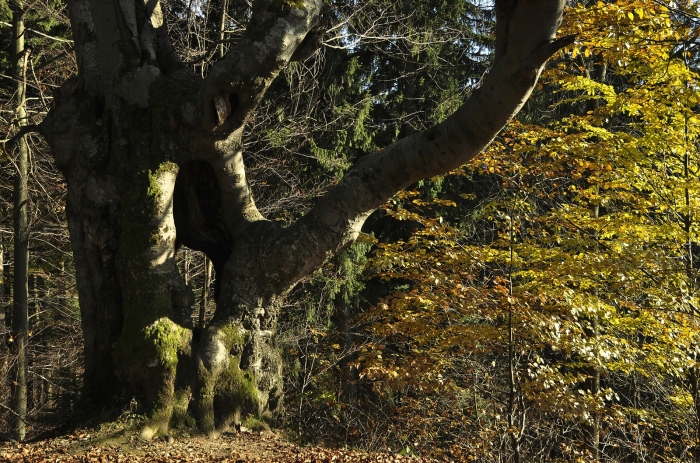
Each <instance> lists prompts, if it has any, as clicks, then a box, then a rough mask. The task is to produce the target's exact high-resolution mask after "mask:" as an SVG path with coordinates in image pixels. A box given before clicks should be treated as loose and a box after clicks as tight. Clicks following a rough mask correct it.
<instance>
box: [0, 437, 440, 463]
mask: <svg viewBox="0 0 700 463" xmlns="http://www.w3.org/2000/svg"><path fill="white" fill-rule="evenodd" d="M105 443H107V444H105ZM409 460H410V461H411V462H413V463H424V462H426V463H427V462H430V461H434V460H429V459H422V458H413V457H412V458H409V457H405V456H401V455H394V454H391V453H376V452H374V453H368V452H360V451H356V450H347V449H327V448H320V447H300V446H298V445H295V444H292V443H290V442H287V441H285V440H284V439H283V438H282V437H280V436H278V435H277V434H275V433H272V432H262V433H257V432H255V433H236V434H230V433H226V434H224V435H223V436H221V437H220V438H218V439H208V438H205V437H202V436H186V435H183V436H179V437H177V438H175V439H172V440H168V441H166V439H156V440H154V441H152V442H144V441H141V440H139V439H138V438H137V437H136V433H131V434H129V435H126V434H120V435H114V436H108V437H104V436H102V437H98V436H97V435H91V434H90V433H87V432H84V431H81V432H76V433H73V434H71V435H69V436H64V437H59V438H56V439H50V440H45V441H39V442H34V443H30V444H17V443H6V444H2V445H0V461H3V462H8V463H25V462H27V463H132V462H138V463H184V462H188V463H189V462H194V463H197V462H206V463H210V462H211V463H216V462H229V463H249V462H259V463H272V462H279V463H327V462H328V463H330V462H347V461H352V462H358V463H394V462H407V461H409Z"/></svg>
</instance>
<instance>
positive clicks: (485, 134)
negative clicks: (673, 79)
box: [40, 0, 571, 438]
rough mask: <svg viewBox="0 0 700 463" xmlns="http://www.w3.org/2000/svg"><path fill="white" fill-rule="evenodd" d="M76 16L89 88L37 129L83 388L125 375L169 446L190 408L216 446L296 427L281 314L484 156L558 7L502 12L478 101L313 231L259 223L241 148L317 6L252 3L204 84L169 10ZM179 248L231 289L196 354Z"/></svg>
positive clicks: (355, 184) (77, 9)
mask: <svg viewBox="0 0 700 463" xmlns="http://www.w3.org/2000/svg"><path fill="white" fill-rule="evenodd" d="M114 4H115V8H113V9H111V8H104V7H103V6H101V4H100V3H98V2H97V1H96V0H73V1H70V2H69V8H70V14H71V22H72V25H73V31H74V37H75V43H76V45H75V50H76V54H77V57H78V63H79V75H78V76H76V77H75V78H73V79H71V80H70V81H68V82H66V83H65V84H64V85H63V87H62V88H61V90H60V92H59V93H58V94H57V95H56V96H55V99H54V107H53V109H52V110H51V112H50V113H49V115H48V117H47V118H46V120H45V121H44V122H43V123H42V124H41V126H40V130H41V133H42V134H43V135H44V136H45V137H46V138H47V139H48V141H49V144H50V146H51V148H52V150H53V153H54V156H55V159H56V161H57V164H58V165H59V166H60V168H61V169H62V171H63V173H64V175H65V177H66V181H67V183H68V191H69V194H68V207H67V211H68V220H69V227H70V232H71V239H72V245H73V250H74V258H75V264H76V268H77V271H78V275H77V277H78V290H79V295H80V306H81V311H82V316H83V326H84V330H85V351H86V362H87V365H86V367H87V368H86V370H87V371H86V376H87V377H86V386H87V387H88V391H89V393H90V394H91V397H92V398H93V399H96V400H99V399H101V398H105V399H109V398H110V394H113V393H116V392H117V390H115V389H113V385H114V384H117V383H116V382H115V381H113V378H114V376H115V375H116V377H117V378H118V380H119V382H118V384H119V385H120V387H126V388H127V389H128V390H129V391H130V392H131V393H132V394H134V395H135V396H136V397H138V398H139V400H140V402H141V403H142V404H143V405H144V407H145V410H146V411H147V413H148V416H149V417H150V420H149V422H148V424H147V425H146V427H145V428H144V430H143V436H144V437H147V438H148V437H150V436H152V435H153V434H154V433H157V432H165V431H166V430H167V428H168V426H169V424H170V423H171V421H172V420H173V419H179V418H181V417H182V416H183V415H184V414H185V413H187V410H188V404H189V403H190V401H191V400H194V405H195V406H194V407H193V408H194V410H195V415H196V419H197V421H198V424H199V426H200V427H201V429H203V430H204V431H206V432H207V433H210V434H215V433H217V432H219V431H221V430H223V429H225V428H226V426H228V425H229V424H231V423H233V422H236V421H237V420H239V419H240V417H241V416H242V415H244V414H247V413H253V414H256V415H258V416H261V417H263V418H266V419H268V420H271V421H275V420H278V419H279V418H280V417H281V416H282V413H283V391H282V365H281V358H280V355H279V352H278V349H277V346H276V329H277V328H276V327H277V316H278V310H279V307H280V306H281V304H282V301H283V300H284V297H285V295H286V294H287V293H288V292H289V291H290V290H291V288H292V287H293V286H294V285H295V284H296V283H297V282H298V281H299V280H300V279H301V278H303V277H304V276H306V275H308V274H309V273H310V272H312V271H314V270H315V269H317V268H319V267H320V266H321V265H322V264H323V262H325V261H326V260H327V259H328V258H329V257H330V256H332V255H333V254H335V253H336V252H338V251H339V250H340V249H342V248H343V247H344V246H346V245H348V244H349V243H351V242H352V241H353V240H354V239H355V238H356V236H357V234H358V233H359V230H360V227H361V226H362V224H363V222H364V220H365V219H366V218H367V216H368V215H369V214H370V213H371V212H372V211H373V210H374V209H375V208H377V207H379V206H380V205H381V204H382V203H383V202H385V201H386V200H387V199H388V198H390V197H391V196H392V195H394V194H395V193H396V192H397V191H398V190H400V189H401V188H404V187H405V186H407V185H410V184H411V183H413V182H415V181H417V180H419V179H422V178H425V177H429V176H432V175H435V174H438V173H442V172H445V171H448V170H450V169H452V168H455V167H457V166H459V165H461V164H463V163H464V162H466V161H467V160H469V159H470V158H471V157H473V156H475V155H476V154H478V153H479V152H480V151H481V150H482V149H483V148H484V147H485V146H486V145H487V144H488V143H489V142H490V141H491V139H492V138H493V137H494V136H495V134H496V133H497V132H498V131H499V130H500V129H501V128H502V127H503V125H504V124H505V123H507V122H508V120H510V118H511V117H513V115H514V114H515V113H516V112H517V111H518V110H519V109H520V107H521V106H522V104H523V103H524V102H525V100H526V99H527V97H528V96H529V94H530V92H531V91H532V88H533V86H534V85H535V82H536V80H537V77H538V76H539V72H540V70H541V67H542V66H543V64H544V62H545V60H546V59H547V58H548V57H549V56H550V55H551V54H552V53H554V52H555V51H556V50H557V49H559V48H560V47H562V46H564V45H566V44H568V43H570V42H571V38H565V39H562V40H559V41H557V40H555V39H554V36H555V32H556V28H557V26H558V24H559V21H560V16H561V13H562V8H563V1H562V0H540V1H533V0H528V1H526V0H518V1H514V0H509V1H504V2H501V3H499V4H498V6H497V8H498V40H497V42H498V46H497V50H496V54H497V58H496V62H495V64H494V67H493V69H492V71H491V73H490V74H489V75H488V76H487V77H486V78H485V80H484V84H483V86H482V88H481V89H480V90H479V91H478V92H476V93H475V94H474V95H473V96H472V97H471V98H470V99H469V100H468V101H467V102H465V104H464V106H463V107H462V108H461V109H459V110H458V111H457V113H455V114H454V115H453V116H451V117H450V118H449V119H447V120H446V121H445V122H443V123H442V124H439V125H438V126H436V127H434V128H432V129H431V130H429V131H427V132H425V133H418V134H414V135H412V136H411V137H409V138H407V139H405V140H402V141H400V142H398V143H396V144H394V145H392V146H390V147H389V148H387V149H385V150H383V151H381V152H379V153H375V154H374V155H372V156H368V157H366V158H364V159H362V160H361V161H360V162H359V163H357V165H355V166H354V167H353V168H351V169H350V170H349V171H348V172H347V174H346V175H345V177H344V178H343V180H342V181H341V182H340V183H339V184H338V185H336V186H335V187H334V188H333V189H332V190H331V191H329V192H328V194H326V195H325V196H324V197H323V198H321V199H320V201H319V202H318V203H317V204H316V206H315V207H313V208H312V209H311V210H310V211H309V212H308V213H307V214H305V215H304V217H303V218H302V219H300V220H299V221H297V222H296V223H294V224H292V225H291V226H290V227H287V228H283V227H281V226H279V225H278V224H277V223H274V222H270V221H268V220H265V219H264V218H263V217H262V216H261V214H260V213H259V212H258V210H257V208H256V207H255V204H254V202H253V199H252V195H251V192H250V190H249V187H248V183H247V182H246V178H245V168H244V164H243V153H242V134H243V128H244V124H245V121H246V118H247V117H248V115H249V114H250V113H251V112H252V111H254V110H255V108H256V106H257V105H258V103H259V102H260V101H261V99H262V98H263V96H264V94H265V91H266V89H267V88H268V87H269V85H270V84H271V83H272V81H273V80H274V79H275V77H276V76H277V74H278V73H279V72H280V71H281V70H282V69H283V68H284V67H285V66H286V65H287V64H288V63H289V62H290V61H292V60H297V59H304V58H305V57H308V56H309V54H310V53H311V52H313V51H314V47H315V46H317V44H318V40H317V36H316V32H315V31H314V28H315V27H316V26H317V23H318V20H319V16H320V14H321V10H322V2H321V0H256V1H254V3H253V7H252V16H251V20H250V23H249V24H248V27H247V32H246V34H245V36H244V37H243V38H242V39H241V40H240V41H239V42H238V43H236V44H235V45H234V46H233V47H232V48H231V49H230V50H229V51H228V52H227V53H226V55H225V57H224V58H223V59H222V60H221V61H219V62H218V63H217V64H216V65H214V66H213V67H212V70H211V72H210V73H209V75H208V76H207V77H206V78H204V79H201V78H200V77H198V76H197V75H196V74H194V73H193V72H191V71H190V70H188V69H187V68H186V67H185V66H184V65H183V64H182V63H181V62H180V60H179V59H178V57H177V55H176V54H175V52H174V51H173V49H172V46H171V45H170V41H169V39H168V36H167V33H166V26H165V25H164V24H163V19H162V18H163V15H162V14H161V11H160V4H159V3H158V2H157V1H155V0H154V1H149V2H145V3H144V2H143V1H141V0H119V1H115V3H114ZM176 242H177V243H182V244H185V245H187V246H188V247H190V248H193V249H197V250H202V251H204V252H205V253H206V254H207V255H208V256H209V258H211V260H212V262H213V264H214V267H215V269H216V271H217V276H218V278H219V280H220V281H221V288H220V291H219V297H218V305H217V310H216V313H215V315H214V318H213V320H212V323H211V324H210V326H208V327H207V328H206V329H204V331H203V332H202V333H201V335H200V336H197V337H195V338H196V339H198V342H197V344H195V345H194V349H192V348H191V346H192V344H191V339H192V327H191V326H189V317H183V316H182V314H183V311H184V312H188V313H189V311H190V310H191V305H192V303H193V298H192V295H191V291H189V289H188V288H187V287H186V286H185V285H184V281H183V279H182V277H181V276H180V275H179V273H178V270H177V267H176V265H175V251H176Z"/></svg>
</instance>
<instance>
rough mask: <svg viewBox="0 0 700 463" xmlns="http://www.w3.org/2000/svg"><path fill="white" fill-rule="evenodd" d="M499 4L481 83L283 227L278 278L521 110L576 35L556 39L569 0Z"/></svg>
mask: <svg viewBox="0 0 700 463" xmlns="http://www.w3.org/2000/svg"><path fill="white" fill-rule="evenodd" d="M496 8H497V37H496V43H497V49H496V58H495V62H494V65H493V68H492V69H491V71H490V72H489V73H488V74H487V75H486V76H485V77H484V80H483V83H482V85H481V87H480V88H479V89H478V90H477V91H476V92H474V94H472V95H471V97H470V98H469V99H468V100H467V101H466V102H465V103H464V104H463V105H462V106H461V107H460V108H459V109H458V110H457V111H456V112H455V113H454V114H452V115H451V116H450V117H448V118H447V119H446V120H445V121H444V122H442V123H440V124H438V125H436V126H434V127H433V128H431V129H429V130H427V131H425V132H423V133H418V134H415V135H413V136H410V137H407V138H405V139H402V140H399V141H398V142H396V143H394V144H392V145H390V146H389V147H388V148H386V149H384V150H382V151H379V152H376V153H374V154H372V155H370V156H367V157H365V158H363V159H361V160H360V161H359V162H358V163H356V164H355V165H354V166H353V167H352V168H351V169H350V170H349V171H348V172H347V173H346V175H345V177H344V178H343V180H342V181H341V182H339V184H338V185H336V186H335V187H334V188H333V189H331V190H330V191H329V192H328V193H327V194H326V195H325V196H323V197H322V198H321V199H320V201H319V202H318V203H317V204H316V205H315V206H314V207H313V208H312V209H311V211H309V213H308V214H306V215H305V216H304V217H302V218H301V219H299V221H297V222H296V223H295V224H293V225H292V226H291V227H290V228H289V229H287V230H284V231H283V232H280V233H279V235H278V238H277V239H276V240H275V241H274V243H272V244H271V246H272V247H273V248H274V249H270V252H269V255H270V256H276V259H277V261H278V262H277V264H276V268H278V269H280V270H279V272H280V273H279V274H278V275H276V279H282V280H283V281H288V282H289V283H290V284H293V283H294V282H295V281H297V280H299V279H300V278H302V277H303V276H305V275H307V274H308V273H310V272H312V271H313V270H315V269H316V268H318V266H320V265H321V264H322V263H323V262H324V261H325V260H326V259H328V258H329V257H330V256H331V255H333V253H334V252H336V251H337V250H339V249H340V248H342V247H344V246H346V245H347V244H349V243H350V242H352V241H353V240H354V239H355V238H356V237H357V234H358V233H359V231H360V228H361V226H362V224H363V223H364V221H365V219H366V218H367V217H368V216H369V214H370V213H371V212H372V211H374V210H375V209H376V208H377V207H379V206H380V205H382V204H383V203H384V202H386V201H387V200H388V199H390V198H391V197H392V196H393V195H394V194H396V193H397V192H398V191H400V190H401V189H403V188H405V187H407V186H409V185H411V184H412V183H414V182H416V181H418V180H420V179H424V178H428V177H431V176H434V175H438V174H441V173H444V172H448V171H450V170H452V169H454V168H457V167H459V166H461V165H463V164H464V163H466V162H467V161H469V160H470V159H472V158H473V157H474V156H476V155H477V154H479V153H480V152H481V151H482V150H483V149H484V148H485V147H486V146H487V145H488V144H489V143H490V142H491V141H492V140H493V138H494V137H495V136H496V135H497V134H498V132H499V131H500V130H501V129H502V128H503V127H504V126H505V124H507V123H508V121H510V120H511V119H512V118H513V117H514V116H515V115H516V114H517V113H518V111H519V110H520V109H521V108H522V106H523V104H524V103H525V101H526V100H527V99H528V97H529V96H530V94H531V92H532V90H533V88H534V87H535V84H536V82H537V79H538V78H539V75H540V72H541V71H542V68H543V66H544V63H545V62H546V60H547V59H548V58H549V57H550V56H551V55H553V54H554V53H555V52H556V51H557V50H559V49H560V48H563V47H565V46H567V45H569V44H571V43H572V42H573V41H574V37H573V36H567V37H563V38H561V39H555V36H556V31H557V28H558V26H559V24H560V22H561V16H562V12H563V8H564V0H500V1H497V3H496ZM288 250H289V251H288ZM273 266H275V264H273Z"/></svg>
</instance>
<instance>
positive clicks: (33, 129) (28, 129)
mask: <svg viewBox="0 0 700 463" xmlns="http://www.w3.org/2000/svg"><path fill="white" fill-rule="evenodd" d="M28 133H41V130H40V128H39V126H38V125H23V126H22V127H20V129H19V132H17V133H16V134H15V135H14V136H13V137H12V138H10V139H9V140H7V139H6V141H5V144H6V145H9V146H10V147H11V146H13V145H14V144H15V143H17V142H18V141H19V139H20V138H22V137H23V136H25V135H27V134H28Z"/></svg>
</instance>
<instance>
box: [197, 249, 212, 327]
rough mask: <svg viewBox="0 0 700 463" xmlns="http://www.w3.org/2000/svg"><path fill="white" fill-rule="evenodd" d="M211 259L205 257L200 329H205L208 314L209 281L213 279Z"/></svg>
mask: <svg viewBox="0 0 700 463" xmlns="http://www.w3.org/2000/svg"><path fill="white" fill-rule="evenodd" d="M211 266H212V265H211V260H210V259H209V258H208V257H206V256H205V257H204V284H203V285H202V301H201V303H200V305H199V329H200V330H203V329H204V321H205V318H206V316H207V304H208V303H209V282H210V281H211Z"/></svg>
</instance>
